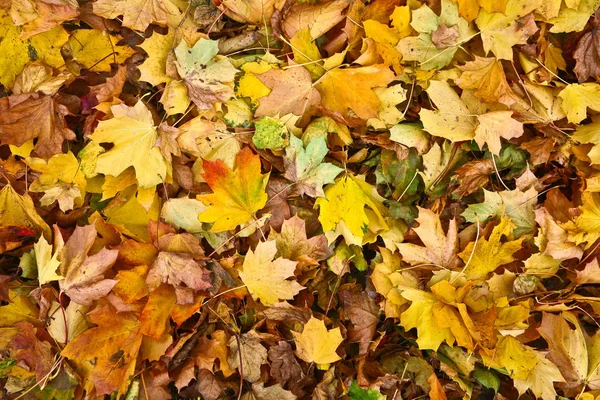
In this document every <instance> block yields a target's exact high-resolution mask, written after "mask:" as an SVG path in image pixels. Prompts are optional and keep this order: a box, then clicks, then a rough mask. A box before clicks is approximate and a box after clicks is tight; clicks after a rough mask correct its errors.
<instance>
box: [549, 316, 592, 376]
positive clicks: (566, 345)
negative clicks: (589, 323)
mask: <svg viewBox="0 0 600 400" xmlns="http://www.w3.org/2000/svg"><path fill="white" fill-rule="evenodd" d="M538 332H539V333H540V334H541V335H542V337H543V338H544V339H546V341H547V342H548V346H549V347H550V349H551V350H550V353H548V356H547V357H548V359H549V360H550V361H552V362H553V363H554V364H556V366H557V367H558V368H559V369H560V371H561V373H562V376H563V377H564V378H565V379H566V381H567V382H569V383H575V384H579V383H581V382H583V381H586V380H587V377H588V354H587V345H586V340H585V336H584V333H583V331H582V329H581V327H580V326H579V322H578V321H577V318H576V317H575V315H574V314H572V313H570V312H568V311H567V312H564V313H561V314H560V315H554V314H550V313H544V314H543V317H542V324H541V325H540V327H539V328H538ZM592 373H593V371H592Z"/></svg>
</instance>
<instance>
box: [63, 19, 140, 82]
mask: <svg viewBox="0 0 600 400" xmlns="http://www.w3.org/2000/svg"><path fill="white" fill-rule="evenodd" d="M119 40H120V38H119V37H118V36H114V35H109V34H106V33H105V32H101V31H98V30H94V29H78V30H76V31H74V32H73V33H72V34H71V37H70V38H69V42H68V48H69V51H70V55H71V57H72V58H73V61H76V62H77V63H79V64H81V65H82V66H83V67H85V68H88V69H89V68H94V70H96V71H107V72H108V71H110V64H111V62H113V61H114V62H117V63H118V64H120V63H122V62H123V61H125V60H126V59H127V58H129V57H130V56H131V55H132V54H134V53H135V51H134V50H133V49H132V48H130V47H129V46H120V45H117V43H118V42H119ZM75 72H78V71H75Z"/></svg>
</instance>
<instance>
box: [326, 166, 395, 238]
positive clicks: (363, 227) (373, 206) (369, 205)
mask: <svg viewBox="0 0 600 400" xmlns="http://www.w3.org/2000/svg"><path fill="white" fill-rule="evenodd" d="M315 206H316V207H319V221H320V222H321V225H323V230H325V231H336V233H340V234H342V235H344V238H345V239H346V242H347V243H348V244H357V245H362V241H363V238H364V237H365V236H367V234H368V233H369V229H370V228H372V227H373V226H372V223H375V222H376V221H377V224H378V225H379V226H381V227H382V229H383V230H387V229H388V225H387V223H386V222H385V219H384V214H385V213H386V212H387V211H386V208H385V207H384V206H383V204H382V199H381V197H380V196H379V195H378V194H377V192H376V191H375V188H374V187H373V186H371V185H369V184H368V183H367V182H365V181H364V180H361V179H358V178H356V177H354V176H352V175H348V176H344V177H343V178H341V179H339V180H338V181H337V182H336V183H334V184H331V185H328V186H327V187H326V188H325V197H319V198H318V199H317V201H316V202H315ZM336 237H337V236H336ZM330 241H331V240H330Z"/></svg>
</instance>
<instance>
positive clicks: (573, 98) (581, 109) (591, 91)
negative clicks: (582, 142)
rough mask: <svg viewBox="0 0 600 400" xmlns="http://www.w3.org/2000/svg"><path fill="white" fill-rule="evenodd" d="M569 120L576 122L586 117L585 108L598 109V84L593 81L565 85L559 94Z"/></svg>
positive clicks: (599, 102)
mask: <svg viewBox="0 0 600 400" xmlns="http://www.w3.org/2000/svg"><path fill="white" fill-rule="evenodd" d="M558 97H559V98H561V99H562V109H563V110H564V112H565V113H566V114H567V119H568V120H569V122H572V123H574V124H578V123H580V122H581V121H583V120H584V119H585V118H586V117H587V109H588V108H591V109H592V110H594V111H600V85H598V84H597V83H594V82H588V83H573V84H571V85H567V87H566V88H564V89H563V90H562V91H561V92H560V93H559V94H558Z"/></svg>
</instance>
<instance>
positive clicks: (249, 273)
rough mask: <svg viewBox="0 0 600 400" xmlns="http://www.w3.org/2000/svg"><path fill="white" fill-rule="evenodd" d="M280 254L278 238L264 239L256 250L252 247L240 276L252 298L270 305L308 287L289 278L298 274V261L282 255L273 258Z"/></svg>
mask: <svg viewBox="0 0 600 400" xmlns="http://www.w3.org/2000/svg"><path fill="white" fill-rule="evenodd" d="M276 253H277V245H276V242H275V241H274V240H270V241H267V242H260V243H259V244H258V245H257V246H256V250H255V251H252V250H248V253H247V254H246V257H245V258H244V264H243V266H242V269H241V270H240V278H241V279H242V281H243V282H244V284H245V285H246V287H247V288H248V291H249V292H250V294H251V295H252V298H254V300H256V301H259V300H260V301H261V302H262V303H263V304H264V305H266V306H270V305H272V304H275V303H277V302H278V301H279V300H280V299H286V300H292V299H293V298H294V296H295V295H297V294H298V292H300V291H301V290H302V289H304V287H303V286H301V285H300V284H299V283H298V282H296V281H289V280H287V279H288V278H290V277H292V276H294V271H295V269H296V262H294V261H290V260H286V259H284V258H281V257H280V258H277V259H276V260H273V257H275V254H276Z"/></svg>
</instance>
